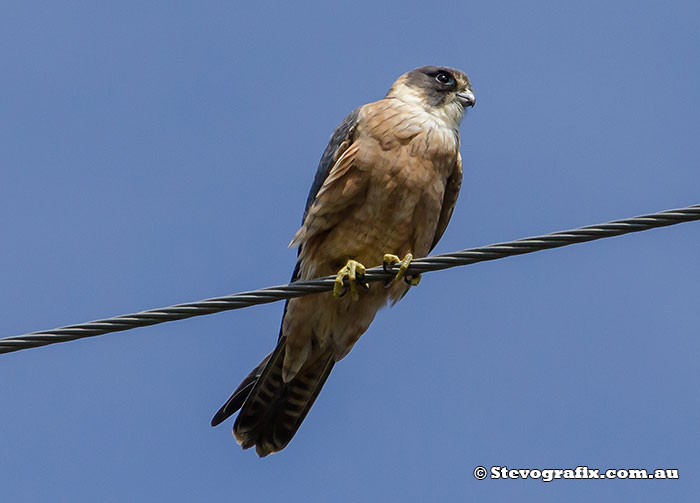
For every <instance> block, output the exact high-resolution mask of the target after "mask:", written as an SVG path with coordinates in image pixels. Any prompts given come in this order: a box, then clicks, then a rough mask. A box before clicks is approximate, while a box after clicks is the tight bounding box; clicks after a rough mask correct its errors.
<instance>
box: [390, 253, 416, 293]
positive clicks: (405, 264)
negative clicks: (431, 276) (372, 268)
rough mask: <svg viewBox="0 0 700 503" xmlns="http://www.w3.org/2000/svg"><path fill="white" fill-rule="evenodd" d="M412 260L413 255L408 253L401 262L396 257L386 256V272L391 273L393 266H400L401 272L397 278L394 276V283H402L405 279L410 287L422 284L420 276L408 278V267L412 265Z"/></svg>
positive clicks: (397, 274) (414, 275)
mask: <svg viewBox="0 0 700 503" xmlns="http://www.w3.org/2000/svg"><path fill="white" fill-rule="evenodd" d="M412 260H413V254H412V253H407V254H406V256H405V257H404V258H403V260H401V259H400V258H399V257H398V256H396V255H393V254H391V253H387V254H385V255H384V260H383V261H382V267H384V270H385V271H389V270H391V268H392V266H394V265H395V264H399V271H398V272H397V273H396V276H394V281H400V280H402V279H403V280H404V281H405V282H406V283H408V284H409V285H411V286H417V285H418V283H420V274H412V275H410V276H406V271H407V270H408V266H409V265H411V261H412Z"/></svg>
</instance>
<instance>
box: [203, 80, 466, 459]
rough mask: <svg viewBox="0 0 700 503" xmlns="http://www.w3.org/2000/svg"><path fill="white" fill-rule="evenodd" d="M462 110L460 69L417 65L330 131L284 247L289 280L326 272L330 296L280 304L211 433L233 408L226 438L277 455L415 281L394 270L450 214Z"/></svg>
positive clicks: (457, 179) (430, 239) (438, 233)
mask: <svg viewBox="0 0 700 503" xmlns="http://www.w3.org/2000/svg"><path fill="white" fill-rule="evenodd" d="M474 102H475V99H474V93H473V91H472V88H471V84H470V83H469V79H468V77H467V76H466V75H465V74H464V73H463V72H461V71H459V70H455V69H453V68H448V67H442V66H425V67H422V68H418V69H416V70H413V71H410V72H408V73H406V74H404V75H402V76H401V77H399V78H398V79H397V80H396V82H394V84H393V85H392V86H391V88H390V89H389V92H388V93H387V95H386V97H385V98H384V99H382V100H379V101H375V102H373V103H369V104H367V105H363V106H361V107H358V108H356V109H355V110H353V111H352V112H350V114H349V115H348V116H347V117H346V118H345V119H344V120H343V122H341V123H340V125H339V126H338V127H337V128H336V129H335V131H334V132H333V135H332V136H331V138H330V142H329V143H328V146H327V147H326V150H325V151H324V153H323V156H322V157H321V161H320V163H319V166H318V171H317V172H316V177H315V178H314V182H313V185H312V186H311V191H310V193H309V197H308V199H307V201H306V208H305V211H304V217H303V220H302V225H301V228H300V229H299V230H298V231H297V233H296V234H295V235H294V238H293V239H292V242H291V243H290V245H289V246H290V247H295V246H298V247H299V250H298V259H297V263H296V268H295V269H294V273H293V275H292V281H296V280H307V279H313V278H316V277H319V276H326V275H330V274H335V275H336V282H335V288H334V290H333V292H332V293H331V292H327V293H320V294H315V295H308V296H305V297H299V298H295V299H291V300H289V301H287V303H286V304H285V307H284V314H283V317H282V326H281V328H280V333H279V338H278V341H277V347H276V348H275V349H274V351H272V352H271V353H270V354H269V355H267V357H265V359H263V361H262V362H261V363H260V364H259V365H258V366H257V367H255V368H254V369H253V370H252V371H251V372H250V374H249V375H248V376H247V377H246V378H245V379H244V380H243V382H242V383H241V384H240V386H238V388H237V389H236V391H234V393H233V395H232V396H231V398H229V399H228V401H227V402H226V403H225V404H224V405H223V406H222V407H221V409H220V410H219V411H218V412H217V413H216V415H215V416H214V418H213V419H212V421H211V424H212V426H216V425H218V424H219V423H221V422H222V421H224V420H225V419H226V418H228V417H229V416H231V415H232V414H234V413H235V412H236V411H237V410H238V409H241V412H240V413H239V414H238V417H237V418H236V421H235V423H234V425H233V434H234V436H235V438H236V440H237V441H238V443H239V444H240V445H241V447H243V449H248V448H250V447H253V446H255V449H256V451H257V453H258V455H259V456H260V457H263V456H267V455H268V454H270V453H273V452H277V451H280V450H282V449H283V448H284V447H285V446H286V445H287V444H288V443H289V441H290V440H291V439H292V437H293V436H294V434H295V433H296V431H297V430H298V428H299V426H300V425H301V422H302V421H303V420H304V418H305V417H306V414H307V413H308V412H309V409H310V408H311V406H312V405H313V403H314V401H315V400H316V397H317V396H318V394H319V392H320V391H321V387H323V384H324V383H325V381H326V379H327V378H328V374H329V373H330V371H331V369H332V368H333V365H335V363H336V362H338V361H340V360H341V359H342V358H343V357H344V356H345V355H346V354H348V352H349V351H350V349H352V347H353V345H354V344H355V342H357V340H358V339H359V337H360V336H361V335H362V334H363V333H364V332H365V331H366V330H367V328H368V327H369V325H370V323H371V322H372V320H373V319H374V316H375V314H376V313H377V311H378V310H379V309H380V308H381V307H382V306H384V305H385V304H386V303H387V302H388V301H391V302H392V303H394V302H396V301H398V300H399V299H401V298H402V297H403V296H404V295H405V294H406V293H407V292H408V289H409V288H410V286H411V285H416V284H418V281H419V280H420V276H418V275H416V276H409V275H408V274H406V271H407V268H408V266H409V264H410V262H411V260H412V259H413V257H414V256H417V257H423V256H426V255H427V254H428V253H429V252H430V251H431V250H432V249H433V248H434V247H435V245H436V244H437V242H438V241H439V240H440V238H441V237H442V234H443V233H444V232H445V228H446V227H447V223H448V222H449V220H450V217H451V216H452V210H453V209H454V206H455V202H456V201H457V195H458V193H459V189H460V186H461V183H462V159H461V156H460V154H459V125H460V122H461V120H462V117H463V116H464V113H465V110H466V108H467V107H473V106H474ZM380 264H383V266H384V268H385V269H387V270H390V269H391V270H393V269H394V268H395V266H397V267H396V269H397V273H396V277H395V278H394V280H393V281H391V282H390V283H389V284H387V285H385V286H382V285H381V284H378V285H375V286H373V287H372V288H369V286H368V285H367V284H366V283H365V282H364V280H363V274H364V271H365V268H366V267H373V266H378V265H380ZM358 286H359V287H360V289H362V290H364V291H360V290H358ZM348 291H349V293H350V294H349V295H346V293H347V292H348Z"/></svg>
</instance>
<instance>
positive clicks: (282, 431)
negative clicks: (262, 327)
mask: <svg viewBox="0 0 700 503" xmlns="http://www.w3.org/2000/svg"><path fill="white" fill-rule="evenodd" d="M285 342H286V338H285V337H282V338H281V339H280V340H279V342H278V344H277V347H276V348H275V350H274V351H273V352H272V353H271V354H270V355H268V356H267V357H266V358H265V359H264V360H263V361H262V362H261V363H260V365H258V366H257V367H256V368H255V369H253V371H252V372H251V373H250V374H249V375H248V377H246V378H245V379H244V380H243V382H242V383H241V384H240V386H239V387H238V388H237V389H236V391H235V392H234V393H233V395H232V396H231V398H229V400H228V401H227V402H226V404H224V406H223V407H222V408H221V409H220V410H219V411H218V412H217V413H216V415H215V416H214V418H213V419H212V426H215V425H216V424H219V423H220V422H222V421H223V420H224V419H226V418H227V417H229V416H230V415H232V414H233V413H234V412H236V410H238V409H239V408H240V407H241V406H242V409H241V412H240V414H239V415H238V417H237V418H236V422H235V423H234V425H233V434H234V436H235V437H236V440H237V441H238V443H239V444H240V445H241V447H243V448H244V449H248V448H250V447H253V446H255V450H256V452H257V453H258V456H260V457H264V456H267V455H268V454H270V453H273V452H277V451H280V450H282V449H284V448H285V447H286V445H287V444H288V443H289V441H290V440H291V439H292V437H294V434H295V433H296V432H297V430H298V429H299V426H301V423H302V421H303V420H304V418H305V417H306V414H308V412H309V409H311V406H312V405H313V404H314V401H315V400H316V397H317V396H318V394H319V392H320V391H321V388H322V387H323V384H324V383H325V382H326V379H327V378H328V375H329V374H330V372H331V370H332V369H333V364H334V363H335V361H334V360H333V357H332V354H331V353H330V352H327V353H323V354H321V355H319V356H318V357H317V358H314V359H313V360H311V361H310V362H308V363H307V364H305V365H304V366H303V367H302V368H301V369H300V370H299V372H298V373H297V375H296V376H295V377H294V379H292V380H291V381H290V382H288V383H286V384H285V383H284V382H283V381H282V362H283V361H284V353H285V347H286V346H285Z"/></svg>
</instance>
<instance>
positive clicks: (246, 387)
mask: <svg viewBox="0 0 700 503" xmlns="http://www.w3.org/2000/svg"><path fill="white" fill-rule="evenodd" d="M271 357H272V353H270V354H269V355H267V356H266V357H265V358H264V359H263V361H261V362H260V363H259V364H258V366H257V367H255V368H254V369H253V370H251V371H250V374H248V376H247V377H246V378H245V379H243V382H242V383H241V384H239V385H238V387H237V388H236V391H234V392H233V394H232V395H231V397H230V398H229V399H228V400H226V403H225V404H223V405H222V406H221V408H220V409H219V410H218V411H217V413H216V414H214V417H213V418H212V419H211V425H212V426H218V425H219V424H221V423H223V422H224V421H226V420H227V419H228V418H229V417H231V416H232V415H234V414H235V413H236V411H237V410H238V409H240V408H241V407H242V406H243V402H245V400H246V398H248V395H250V391H251V390H252V389H253V386H255V383H256V382H258V379H259V378H260V375H261V374H262V371H263V369H264V368H265V365H267V362H269V361H270V358H271Z"/></svg>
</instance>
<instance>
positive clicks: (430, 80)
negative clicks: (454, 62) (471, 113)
mask: <svg viewBox="0 0 700 503" xmlns="http://www.w3.org/2000/svg"><path fill="white" fill-rule="evenodd" d="M386 96H387V98H397V99H400V100H402V101H405V102H407V103H416V104H420V105H421V106H422V107H423V108H424V109H425V110H426V111H427V112H429V113H430V114H431V115H434V116H437V117H440V118H442V119H443V120H445V121H446V122H447V123H452V124H454V126H457V127H458V126H459V123H460V122H461V120H462V117H463V116H464V112H465V110H466V109H467V108H468V107H473V106H474V104H475V103H476V98H474V91H472V86H471V83H470V82H469V77H467V75H466V74H465V73H464V72H462V71H460V70H456V69H454V68H449V67H447V66H423V67H421V68H416V69H415V70H412V71H410V72H408V73H405V74H403V75H402V76H401V77H399V78H398V79H397V80H396V82H394V84H393V85H392V86H391V89H389V92H388V93H387V95H386Z"/></svg>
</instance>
